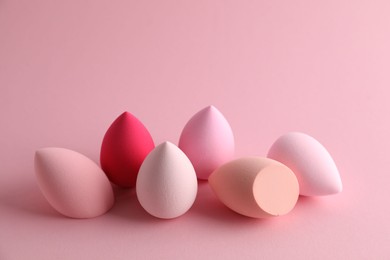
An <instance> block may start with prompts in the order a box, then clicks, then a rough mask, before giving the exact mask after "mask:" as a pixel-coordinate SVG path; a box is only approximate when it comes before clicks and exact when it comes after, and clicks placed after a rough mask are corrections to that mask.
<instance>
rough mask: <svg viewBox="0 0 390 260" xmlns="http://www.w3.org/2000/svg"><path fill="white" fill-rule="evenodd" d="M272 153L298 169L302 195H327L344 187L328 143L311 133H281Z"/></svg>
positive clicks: (271, 154)
mask: <svg viewBox="0 0 390 260" xmlns="http://www.w3.org/2000/svg"><path fill="white" fill-rule="evenodd" d="M268 157H269V158H272V159H274V160H277V161H279V162H281V163H283V164H285V165H287V166H288V167H289V168H290V169H291V170H292V171H293V172H294V173H295V175H296V176H297V179H298V182H299V187H300V193H301V195H304V196H323V195H330V194H335V193H339V192H341V190H342V183H341V179H340V175H339V172H338V170H337V167H336V164H335V162H334V161H333V159H332V157H331V156H330V154H329V153H328V151H327V150H326V149H325V147H324V146H322V145H321V144H320V143H319V142H318V141H317V140H316V139H314V138H313V137H311V136H309V135H306V134H303V133H297V132H292V133H288V134H285V135H283V136H281V137H280V138H279V139H277V140H276V142H275V143H274V144H273V145H272V147H271V148H270V150H269V152H268Z"/></svg>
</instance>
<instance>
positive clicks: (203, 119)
mask: <svg viewBox="0 0 390 260" xmlns="http://www.w3.org/2000/svg"><path fill="white" fill-rule="evenodd" d="M179 147H180V149H182V150H183V152H184V153H185V154H186V155H187V156H188V158H189V159H190V160H191V162H192V164H193V165H194V168H195V171H196V174H197V176H198V178H199V179H203V180H207V178H208V177H209V175H210V174H211V173H212V172H213V171H214V170H215V169H216V168H218V167H219V166H220V165H222V164H223V163H225V162H227V161H229V160H230V159H232V158H233V156H234V136H233V132H232V129H231V128H230V125H229V123H228V121H227V120H226V119H225V117H224V116H223V115H222V113H221V112H219V111H218V109H216V108H215V107H213V106H209V107H206V108H204V109H203V110H201V111H199V112H198V113H197V114H195V115H194V116H193V117H192V118H191V119H190V120H189V121H188V123H187V124H186V125H185V127H184V129H183V131H182V133H181V136H180V141H179Z"/></svg>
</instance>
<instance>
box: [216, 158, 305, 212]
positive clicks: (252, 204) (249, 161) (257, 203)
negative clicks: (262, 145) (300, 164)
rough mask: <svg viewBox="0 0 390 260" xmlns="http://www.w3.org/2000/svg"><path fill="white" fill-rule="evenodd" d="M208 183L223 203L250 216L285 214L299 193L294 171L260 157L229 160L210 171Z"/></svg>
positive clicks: (294, 202) (292, 206)
mask: <svg viewBox="0 0 390 260" xmlns="http://www.w3.org/2000/svg"><path fill="white" fill-rule="evenodd" d="M209 183H210V185H211V188H212V189H213V191H214V192H215V194H216V195H217V197H218V198H219V199H220V200H221V201H222V203H224V204H225V205H226V206H227V207H229V208H230V209H232V210H233V211H235V212H237V213H239V214H242V215H245V216H248V217H253V218H268V217H274V216H279V215H284V214H287V213H288V212H289V211H291V210H292V209H293V208H294V206H295V204H296V202H297V200H298V196H299V185H298V181H297V178H296V177H295V175H294V173H293V172H292V171H291V170H290V169H289V168H288V167H287V166H285V165H283V164H281V163H279V162H277V161H274V160H271V159H268V158H262V157H243V158H240V159H236V160H233V161H230V162H228V163H226V164H224V165H222V166H221V167H220V168H218V169H217V170H215V171H214V172H213V173H212V174H211V175H210V177H209Z"/></svg>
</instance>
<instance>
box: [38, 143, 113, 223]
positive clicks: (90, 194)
mask: <svg viewBox="0 0 390 260" xmlns="http://www.w3.org/2000/svg"><path fill="white" fill-rule="evenodd" d="M35 173H36V177H37V181H38V185H39V188H40V189H41V191H42V193H43V195H44V197H45V198H46V199H47V201H48V202H49V203H50V205H51V206H52V207H53V208H54V209H56V210H57V211H58V212H60V213H61V214H63V215H65V216H68V217H71V218H92V217H96V216H99V215H102V214H104V213H105V212H106V211H108V210H109V209H110V208H111V207H112V206H113V203H114V194H113V191H112V187H111V184H110V182H109V180H108V179H107V176H106V175H105V174H104V172H103V171H102V170H101V169H100V167H99V166H98V165H97V164H96V163H95V162H93V161H92V160H91V159H89V158H87V157H86V156H84V155H82V154H80V153H77V152H75V151H72V150H68V149H64V148H54V147H52V148H43V149H40V150H38V151H37V152H36V153H35Z"/></svg>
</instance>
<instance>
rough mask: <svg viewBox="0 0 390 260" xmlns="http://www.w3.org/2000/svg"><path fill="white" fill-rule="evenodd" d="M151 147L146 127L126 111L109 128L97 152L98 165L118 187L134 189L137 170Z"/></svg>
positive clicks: (152, 145)
mask: <svg viewBox="0 0 390 260" xmlns="http://www.w3.org/2000/svg"><path fill="white" fill-rule="evenodd" d="M153 148H154V142H153V139H152V136H151V135H150V133H149V131H148V130H147V129H146V127H145V126H144V125H143V124H142V123H141V121H139V120H138V119H137V118H136V117H135V116H133V115H132V114H131V113H129V112H124V113H123V114H121V115H120V116H119V117H118V118H117V119H116V120H115V121H114V122H113V123H112V124H111V126H110V127H109V128H108V130H107V132H106V134H105V135H104V138H103V143H102V147H101V151H100V164H101V167H102V169H103V171H104V172H105V173H106V175H107V177H108V178H109V180H110V181H111V182H113V183H114V184H116V185H118V186H121V187H134V186H135V183H136V179H137V175H138V171H139V168H140V166H141V164H142V162H143V161H144V159H145V157H146V156H147V155H148V154H149V152H150V151H151V150H153Z"/></svg>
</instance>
